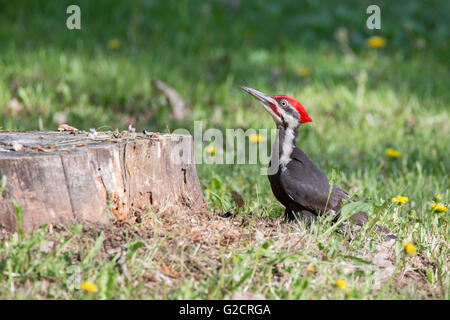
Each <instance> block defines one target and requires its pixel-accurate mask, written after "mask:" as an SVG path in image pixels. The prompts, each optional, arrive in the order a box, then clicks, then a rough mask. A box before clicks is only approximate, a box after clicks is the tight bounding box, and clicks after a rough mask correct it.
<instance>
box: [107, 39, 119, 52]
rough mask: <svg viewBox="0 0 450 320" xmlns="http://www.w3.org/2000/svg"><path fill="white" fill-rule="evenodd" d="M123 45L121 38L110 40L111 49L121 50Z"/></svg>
mask: <svg viewBox="0 0 450 320" xmlns="http://www.w3.org/2000/svg"><path fill="white" fill-rule="evenodd" d="M120 46H121V43H120V40H118V39H112V40H109V41H108V49H109V50H113V51H114V50H119V49H120Z"/></svg>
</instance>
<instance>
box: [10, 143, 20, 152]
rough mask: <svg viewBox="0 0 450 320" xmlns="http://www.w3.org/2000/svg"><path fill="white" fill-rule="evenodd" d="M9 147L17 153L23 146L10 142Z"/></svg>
mask: <svg viewBox="0 0 450 320" xmlns="http://www.w3.org/2000/svg"><path fill="white" fill-rule="evenodd" d="M11 146H12V148H13V150H14V151H19V150H22V149H23V144H20V143H18V142H17V141H14V142H12V143H11Z"/></svg>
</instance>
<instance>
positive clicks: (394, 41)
mask: <svg viewBox="0 0 450 320" xmlns="http://www.w3.org/2000/svg"><path fill="white" fill-rule="evenodd" d="M71 3H72V2H70V1H52V2H50V1H17V2H13V3H10V2H1V3H0V42H1V44H2V45H1V46H0V127H2V129H3V130H55V129H56V128H57V126H58V119H60V118H65V122H67V123H69V124H70V125H72V126H75V127H77V128H79V129H84V130H88V129H89V128H111V129H115V128H119V129H121V130H123V129H126V128H128V124H129V123H134V126H135V127H136V128H137V129H138V130H142V129H143V128H146V129H147V130H152V131H173V130H175V129H177V128H188V129H189V130H192V129H193V121H194V120H202V121H204V124H203V125H204V127H205V128H209V127H214V128H219V129H221V130H225V129H227V128H242V129H244V130H246V129H248V128H273V127H274V125H273V123H272V120H271V119H270V117H269V116H268V115H266V114H263V112H262V110H261V107H260V106H259V105H258V104H257V103H256V102H255V101H254V100H253V99H252V98H251V97H250V96H248V95H247V94H245V93H244V92H242V91H241V90H240V89H239V85H247V86H250V87H253V88H256V89H258V90H261V91H263V92H267V93H273V94H276V93H278V94H281V93H286V94H289V95H292V96H294V97H296V98H297V99H298V100H299V101H300V102H301V103H302V104H303V106H304V107H305V108H306V110H307V111H308V114H309V115H310V116H311V118H312V119H313V122H312V123H311V124H307V125H305V126H302V128H301V129H300V134H299V138H298V140H297V144H298V145H299V146H300V147H301V148H302V149H303V150H304V151H305V152H306V153H307V154H308V155H310V157H311V158H312V159H313V160H314V162H316V163H317V164H318V165H319V167H320V168H321V169H322V170H323V171H324V172H325V173H327V175H328V176H329V177H331V172H332V170H333V169H334V168H335V169H337V170H338V174H337V177H336V179H337V183H338V184H340V185H341V186H343V187H345V188H346V189H347V190H349V191H350V193H351V194H353V195H354V197H355V198H359V199H361V200H363V201H366V202H367V203H369V204H370V205H371V206H372V208H373V209H371V210H370V212H369V213H370V215H371V218H374V217H375V216H376V215H377V212H378V211H377V210H376V208H375V206H377V205H379V204H381V203H382V202H383V200H384V201H387V202H389V203H390V199H391V198H392V197H394V196H397V195H404V196H408V198H409V201H408V202H407V203H406V204H404V205H402V206H401V207H398V206H394V205H390V206H389V207H387V208H383V209H382V210H380V211H379V212H378V213H379V219H380V221H379V222H378V223H380V224H383V225H386V226H388V227H389V228H391V230H393V231H394V232H395V233H396V234H397V235H398V236H399V239H400V240H406V241H411V242H414V244H415V246H416V248H417V253H416V254H415V255H405V253H404V252H403V247H402V245H401V241H397V242H396V243H395V244H394V245H393V246H392V247H389V248H384V249H383V248H382V245H381V244H380V243H381V241H380V239H378V238H377V236H376V235H374V234H373V233H372V232H371V231H370V230H367V229H364V230H362V232H360V233H358V234H356V235H354V237H353V238H352V239H351V241H349V238H348V237H346V236H344V235H341V234H339V233H331V234H327V233H326V231H327V230H328V229H329V228H330V224H329V223H327V222H325V221H320V222H318V223H317V224H314V225H313V226H312V227H311V228H307V227H305V226H304V225H303V224H296V223H294V224H285V223H282V222H281V218H280V215H281V213H282V211H283V210H282V208H281V206H280V205H279V204H278V203H277V202H276V200H275V199H274V197H273V195H272V194H271V191H270V187H269V184H268V181H267V177H265V176H262V175H260V174H259V172H260V169H261V166H260V165H205V164H203V165H198V166H197V169H198V172H199V178H200V182H201V184H202V186H203V188H204V190H208V191H205V197H206V199H207V201H208V205H209V207H210V211H211V213H210V214H205V215H201V216H199V217H192V220H189V219H191V218H189V219H188V217H183V216H180V214H179V213H177V212H163V213H162V212H151V211H150V212H148V213H147V214H146V215H145V216H144V217H143V223H141V224H139V225H136V226H131V227H122V228H120V227H112V228H111V229H110V230H109V229H108V230H105V231H104V233H103V234H101V233H99V232H93V231H89V230H83V229H82V228H81V227H79V226H76V227H71V228H69V229H68V228H62V227H57V228H55V227H52V226H46V227H43V228H41V229H39V230H37V231H35V232H33V233H25V234H14V235H10V234H5V235H3V236H2V238H3V239H4V240H3V241H2V242H1V243H0V297H1V298H9V299H13V298H38V299H45V298H50V299H55V298H63V299H73V298H113V299H124V298H170V299H179V298H195V299H196V298H200V299H201V298H218V299H222V298H229V297H230V296H231V295H232V294H233V293H234V292H253V293H262V294H264V295H265V296H266V297H267V298H274V299H320V298H328V299H333V298H338V299H341V298H342V299H343V298H355V299H375V298H387V299H410V298H432V299H436V298H438V299H448V298H449V290H448V289H449V284H450V282H449V277H448V259H449V252H448V243H449V236H448V235H449V227H448V212H447V213H438V212H432V210H431V204H432V202H433V201H434V197H435V196H436V195H437V194H438V193H441V194H442V195H443V197H442V199H441V200H440V202H441V203H443V204H446V205H448V202H449V196H450V194H449V186H448V171H449V169H450V162H449V160H448V155H449V153H450V152H449V151H450V138H449V137H450V135H449V129H448V123H449V110H450V108H449V107H450V99H449V98H450V95H449V90H448V83H449V80H450V77H449V73H448V70H449V63H448V61H450V59H449V54H448V48H449V40H448V39H449V38H450V37H449V33H450V32H449V28H448V23H447V19H448V13H449V12H450V7H449V2H448V1H429V2H427V3H426V4H425V3H423V4H422V3H419V2H415V1H396V2H395V3H392V2H391V1H382V2H380V7H381V10H382V29H381V30H380V31H377V32H370V31H368V30H366V29H365V19H366V14H365V9H366V8H367V6H368V5H369V4H372V3H371V2H370V1H366V2H364V1H348V2H342V3H340V4H331V3H329V2H326V1H305V2H304V3H302V4H300V5H296V4H294V2H292V1H282V2H276V3H275V2H250V1H241V2H239V1H235V2H232V1H219V0H217V1H211V2H208V3H206V2H205V3H204V2H200V1H176V2H174V3H172V4H169V3H168V2H166V1H136V2H133V5H130V4H128V3H125V2H121V1H96V2H92V1H79V2H78V3H79V5H80V7H81V10H82V30H80V31H68V30H67V29H66V28H65V20H66V18H67V15H66V13H65V8H66V7H67V6H68V5H69V4H71ZM237 4H239V5H237ZM339 28H340V30H341V31H340V32H343V31H342V30H346V31H347V33H348V38H347V40H344V41H343V42H341V43H340V42H339V41H338V40H337V38H336V37H335V33H336V32H337V31H338V30H339ZM372 34H377V35H381V36H383V37H385V38H386V39H387V45H386V47H384V48H381V49H370V48H367V47H366V45H365V40H366V39H367V37H368V36H370V35H372ZM111 39H118V40H119V41H120V43H121V46H120V49H119V50H116V51H111V50H109V49H108V46H107V44H108V41H109V40H111ZM342 45H348V46H349V47H350V48H351V50H352V51H353V55H349V54H347V53H345V52H344V51H342V49H341V46H342ZM300 68H308V69H310V70H311V73H310V74H309V75H307V76H306V77H305V76H301V75H300V73H299V69H300ZM154 79H160V80H163V81H165V82H166V83H168V84H169V85H170V86H172V87H174V88H175V89H176V90H177V91H178V92H179V93H180V95H181V96H182V97H183V98H184V99H185V101H186V102H187V105H188V108H189V110H190V112H189V116H188V117H187V118H186V120H184V121H179V122H177V121H174V120H173V119H171V118H170V117H169V113H170V108H169V106H168V105H167V103H166V100H165V98H164V97H163V96H162V95H161V94H160V93H158V92H156V90H155V89H154V88H153V87H152V86H151V85H150V82H151V80H154ZM13 98H17V99H18V101H19V102H20V104H21V105H22V106H23V109H22V110H21V111H20V112H17V113H13V111H12V110H10V108H9V107H8V102H9V101H11V99H13ZM388 147H391V148H394V149H396V150H399V151H401V152H402V156H401V157H400V158H389V157H387V156H386V155H385V153H384V152H385V149H386V148H388ZM231 190H235V191H237V192H239V193H240V194H241V195H242V196H243V198H244V200H245V205H244V207H243V208H236V207H235V204H234V202H233V200H232V197H231ZM226 212H231V213H233V214H236V216H234V217H231V218H222V217H220V215H223V214H224V213H226ZM205 219H206V222H205V221H204V220H205ZM204 224H206V225H207V226H209V228H210V230H212V231H211V234H210V235H208V236H207V235H205V233H203V231H202V232H200V231H198V230H199V229H201V227H202V226H204ZM49 243H51V244H52V246H51V249H48V248H46V247H47V245H48V244H49ZM123 246H126V247H127V248H128V249H127V253H126V254H121V251H120V248H121V247H123ZM377 252H378V253H379V254H381V255H384V256H386V257H387V258H388V259H389V261H390V266H389V267H392V268H394V269H395V272H394V274H393V276H392V279H391V280H387V279H389V277H386V274H388V273H386V272H384V271H386V269H389V268H383V267H380V266H378V265H377V264H376V263H374V262H373V261H374V259H375V258H374V257H376V254H377ZM121 255H122V256H123V255H124V256H123V257H122V256H121ZM121 257H122V259H121ZM119 260H120V263H119ZM123 260H124V261H123ZM124 266H125V269H127V271H124ZM309 266H314V270H315V271H314V272H307V271H306V268H307V267H309ZM74 270H78V271H74ZM77 272H79V274H80V277H81V281H88V282H93V283H95V284H96V285H97V286H98V291H97V292H96V293H89V292H86V291H84V290H79V289H78V288H72V287H71V285H70V284H69V283H68V282H67V277H70V276H71V275H73V274H75V273H77ZM383 272H384V273H383ZM337 279H343V280H344V281H345V282H346V283H347V288H346V289H345V290H342V289H339V288H336V287H335V286H334V284H335V282H336V280H337ZM380 279H381V280H382V284H383V285H384V283H386V281H387V285H386V288H385V289H383V285H381V286H380V285H377V284H376V283H377V281H378V282H379V281H381V280H380Z"/></svg>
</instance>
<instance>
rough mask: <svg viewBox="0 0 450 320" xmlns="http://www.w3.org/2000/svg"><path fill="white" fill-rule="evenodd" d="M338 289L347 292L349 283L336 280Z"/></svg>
mask: <svg viewBox="0 0 450 320" xmlns="http://www.w3.org/2000/svg"><path fill="white" fill-rule="evenodd" d="M336 287H338V288H341V289H342V290H345V289H346V288H347V282H345V281H344V280H342V279H337V280H336Z"/></svg>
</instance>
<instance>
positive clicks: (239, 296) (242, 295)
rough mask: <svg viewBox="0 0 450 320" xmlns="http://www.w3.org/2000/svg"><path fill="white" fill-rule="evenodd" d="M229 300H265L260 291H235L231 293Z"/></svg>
mask: <svg viewBox="0 0 450 320" xmlns="http://www.w3.org/2000/svg"><path fill="white" fill-rule="evenodd" d="M230 300H266V297H265V296H264V295H263V294H261V293H252V292H235V293H233V294H232V295H231V297H230Z"/></svg>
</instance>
